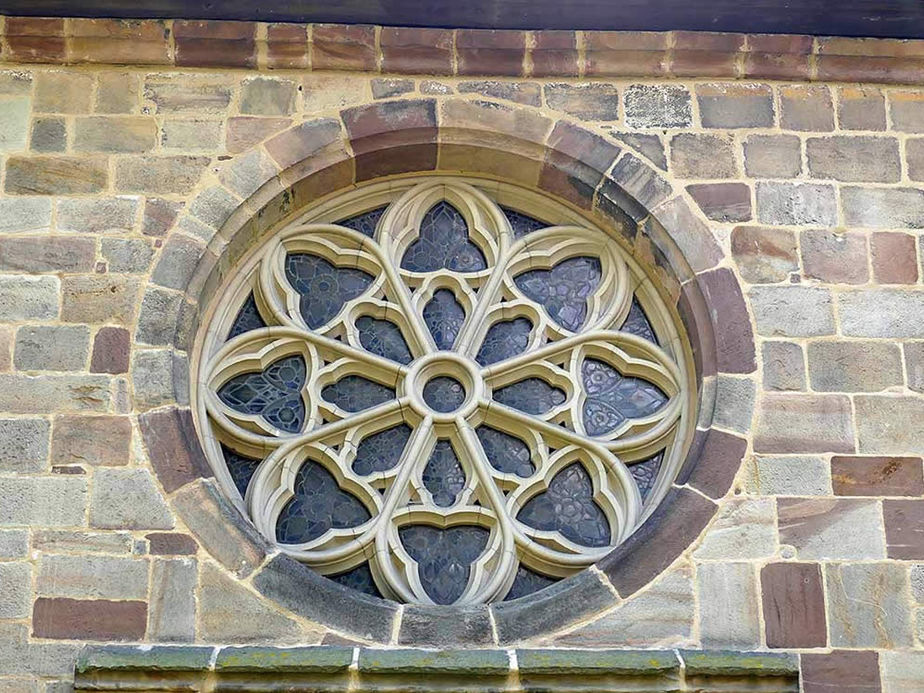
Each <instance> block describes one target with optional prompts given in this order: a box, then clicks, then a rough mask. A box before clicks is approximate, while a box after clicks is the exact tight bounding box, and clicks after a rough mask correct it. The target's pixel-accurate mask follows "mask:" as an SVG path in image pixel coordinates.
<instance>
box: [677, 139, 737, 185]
mask: <svg viewBox="0 0 924 693" xmlns="http://www.w3.org/2000/svg"><path fill="white" fill-rule="evenodd" d="M671 169H672V170H673V172H674V174H675V175H677V176H680V177H681V178H734V177H735V176H736V175H737V174H738V164H737V162H736V160H735V153H734V142H733V140H732V138H731V137H728V136H723V135H695V134H689V133H683V134H679V135H674V137H672V138H671Z"/></svg>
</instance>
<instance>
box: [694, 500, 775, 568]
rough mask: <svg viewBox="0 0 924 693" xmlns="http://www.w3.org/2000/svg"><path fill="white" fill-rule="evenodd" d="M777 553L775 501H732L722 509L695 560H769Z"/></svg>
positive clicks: (695, 554)
mask: <svg viewBox="0 0 924 693" xmlns="http://www.w3.org/2000/svg"><path fill="white" fill-rule="evenodd" d="M775 553H776V507H775V505H774V503H773V499H772V498H753V499H752V498H744V499H734V500H729V501H727V502H726V503H725V504H723V505H722V507H721V508H719V512H718V514H717V516H716V519H715V520H714V521H713V522H712V524H711V525H710V526H709V529H708V531H707V532H706V535H705V536H704V537H703V540H702V542H701V543H700V545H699V548H697V549H696V550H695V551H694V552H693V556H694V558H696V559H698V560H702V559H732V560H743V559H746V558H767V557H770V556H773V555H774V554H775Z"/></svg>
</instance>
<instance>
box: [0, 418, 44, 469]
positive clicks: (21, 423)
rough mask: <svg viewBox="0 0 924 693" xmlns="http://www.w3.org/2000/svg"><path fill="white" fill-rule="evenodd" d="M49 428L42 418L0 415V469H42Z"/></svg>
mask: <svg viewBox="0 0 924 693" xmlns="http://www.w3.org/2000/svg"><path fill="white" fill-rule="evenodd" d="M50 429H51V426H50V425H49V423H48V421H46V420H45V419H0V472H17V473H28V472H37V471H41V470H43V469H46V468H47V467H48V435H49V431H50Z"/></svg>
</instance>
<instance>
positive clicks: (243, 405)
mask: <svg viewBox="0 0 924 693" xmlns="http://www.w3.org/2000/svg"><path fill="white" fill-rule="evenodd" d="M305 374H306V367H305V360H304V359H303V358H302V357H301V356H287V357H286V358H283V359H279V360H278V361H276V362H275V363H272V364H270V366H269V368H267V369H266V370H265V371H263V372H261V373H244V374H242V375H238V376H235V377H234V378H231V380H229V381H228V382H227V383H225V384H224V385H222V386H221V388H219V390H218V396H219V398H221V401H222V402H224V403H225V404H227V405H228V406H229V407H231V408H232V409H234V410H235V411H239V412H241V413H242V414H258V415H260V416H262V417H263V418H264V419H266V421H268V422H269V423H270V424H272V425H273V426H275V427H276V428H279V429H281V430H283V431H288V432H289V433H298V432H299V431H300V430H301V429H302V426H303V425H304V423H305V403H304V401H302V396H301V389H302V387H303V386H304V385H305Z"/></svg>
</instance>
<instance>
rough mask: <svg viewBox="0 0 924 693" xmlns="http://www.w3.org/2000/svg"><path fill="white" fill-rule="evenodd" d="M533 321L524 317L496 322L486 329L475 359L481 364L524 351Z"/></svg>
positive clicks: (500, 359)
mask: <svg viewBox="0 0 924 693" xmlns="http://www.w3.org/2000/svg"><path fill="white" fill-rule="evenodd" d="M532 330H533V323H532V322H530V321H529V320H528V319H526V318H514V319H513V320H502V321H501V322H496V323H494V324H493V325H491V327H490V328H489V329H488V332H487V334H486V335H485V336H484V340H483V341H482V343H481V349H479V350H478V355H477V356H476V357H475V360H476V361H477V362H478V363H480V364H481V365H482V366H490V365H491V364H492V363H497V362H498V361H503V360H504V359H509V358H512V357H513V356H517V355H518V354H522V353H523V352H524V351H526V347H527V346H528V345H529V335H530V333H531V332H532Z"/></svg>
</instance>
